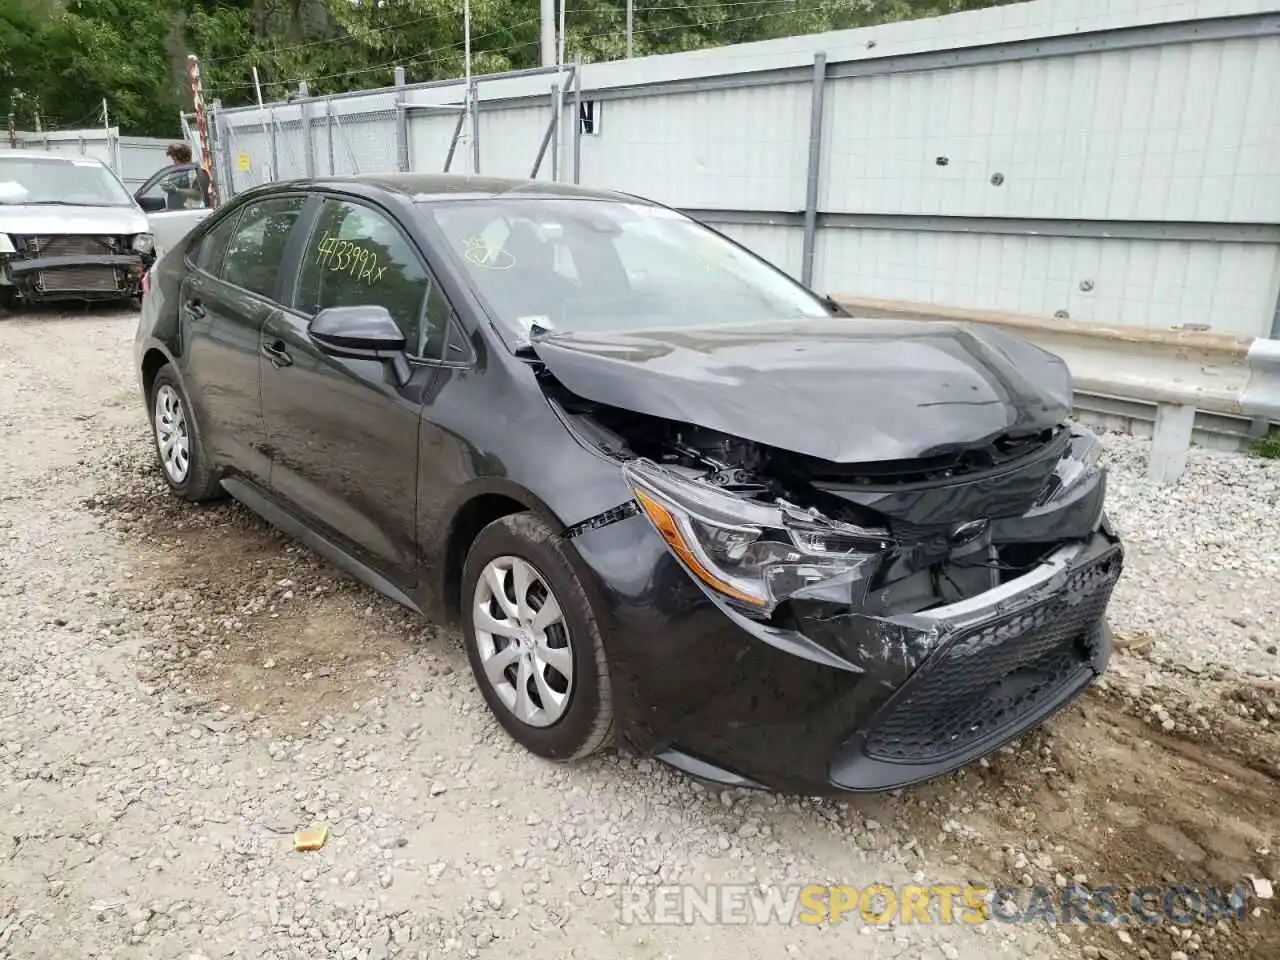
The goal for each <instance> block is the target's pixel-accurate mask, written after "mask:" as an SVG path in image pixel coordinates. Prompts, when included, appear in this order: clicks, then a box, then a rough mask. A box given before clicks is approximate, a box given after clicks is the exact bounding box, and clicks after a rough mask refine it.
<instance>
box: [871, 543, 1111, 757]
mask: <svg viewBox="0 0 1280 960" xmlns="http://www.w3.org/2000/svg"><path fill="white" fill-rule="evenodd" d="M1120 567H1121V555H1120V553H1119V551H1116V552H1114V553H1111V554H1108V555H1107V556H1105V557H1103V558H1100V559H1099V560H1098V561H1096V562H1095V563H1094V564H1093V565H1092V566H1090V567H1086V568H1084V569H1082V570H1079V571H1077V572H1076V573H1075V574H1073V575H1072V577H1071V578H1070V580H1069V581H1068V583H1067V586H1066V588H1065V589H1064V590H1062V591H1061V592H1059V593H1057V594H1055V595H1054V596H1052V597H1050V598H1049V599H1048V600H1046V601H1044V602H1042V603H1040V604H1037V605H1035V606H1032V607H1029V608H1026V609H1023V610H1020V611H1018V612H1016V613H1013V614H1010V615H1008V616H1005V617H1002V618H1000V619H997V620H994V621H989V622H987V623H985V624H983V625H982V626H981V627H979V628H977V629H974V630H971V631H968V632H966V633H962V634H960V635H959V636H957V637H955V638H953V639H952V640H951V641H949V642H948V644H947V645H946V646H945V647H943V648H942V649H940V650H939V651H937V653H935V654H934V656H933V657H932V658H931V659H930V660H929V661H928V662H926V663H925V665H924V666H923V667H921V669H920V672H919V673H917V674H916V675H915V677H913V678H912V679H911V680H910V681H908V685H907V686H906V687H904V688H903V690H902V693H900V694H899V695H898V696H897V697H895V698H894V699H893V700H892V701H891V702H890V704H889V705H888V707H887V708H886V713H885V715H884V716H883V717H882V718H879V719H877V720H876V721H875V722H874V726H873V728H872V729H871V731H870V733H869V734H868V736H867V742H866V752H867V753H868V754H869V755H871V756H874V757H878V758H880V759H882V760H888V761H896V762H930V761H938V760H944V759H947V758H949V757H952V756H954V755H956V754H958V753H961V752H963V751H964V750H965V749H967V748H969V747H971V746H973V745H975V744H977V743H978V742H979V741H981V740H985V739H986V738H988V737H990V736H992V735H994V734H997V733H999V732H1000V731H1001V730H1004V729H1009V728H1014V727H1016V726H1018V724H1019V722H1020V721H1022V720H1025V719H1026V718H1027V717H1028V716H1030V715H1031V714H1032V713H1033V712H1034V711H1035V710H1036V709H1037V708H1038V707H1040V706H1041V705H1043V704H1044V702H1045V701H1046V700H1048V699H1050V698H1051V697H1053V695H1054V694H1056V693H1058V692H1060V691H1061V690H1062V689H1063V688H1064V686H1066V685H1067V684H1069V683H1071V682H1072V681H1073V680H1074V679H1078V678H1079V677H1080V676H1081V674H1082V672H1083V671H1084V670H1087V669H1088V664H1089V660H1090V654H1091V643H1092V639H1093V636H1094V634H1095V631H1096V630H1097V628H1098V627H1099V625H1100V624H1101V621H1102V617H1103V614H1104V613H1105V611H1106V606H1107V601H1108V600H1109V599H1110V597H1111V590H1112V588H1113V587H1114V586H1115V582H1116V579H1117V578H1118V577H1119V575H1120Z"/></svg>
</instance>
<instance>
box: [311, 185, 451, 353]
mask: <svg viewBox="0 0 1280 960" xmlns="http://www.w3.org/2000/svg"><path fill="white" fill-rule="evenodd" d="M428 292H429V293H430V295H429V296H428ZM295 302H296V306H297V308H298V310H299V311H301V312H302V313H304V314H307V315H309V316H313V315H315V314H316V313H318V312H320V311H321V310H324V309H326V308H328V307H361V306H374V305H376V306H380V307H386V308H387V312H388V313H390V314H391V316H392V318H393V319H394V320H395V322H396V323H397V324H398V325H399V326H400V329H401V330H402V331H403V332H404V337H405V341H406V343H407V345H408V346H407V349H408V352H409V353H410V354H411V355H412V356H415V357H421V358H424V359H429V360H437V359H439V358H440V357H441V355H442V354H443V352H444V340H445V337H446V336H447V331H448V321H449V305H448V303H447V302H446V301H445V299H444V296H443V294H441V293H440V292H439V291H438V290H434V289H431V281H430V277H429V276H428V274H427V271H426V267H425V266H424V265H423V263H422V260H421V258H420V257H419V256H418V253H417V251H416V250H415V249H414V248H413V246H412V245H411V244H410V243H409V240H408V239H407V238H406V237H405V235H404V234H403V233H401V232H400V230H399V229H398V228H397V227H396V226H395V224H393V223H392V222H391V220H389V219H388V218H387V217H386V216H385V215H384V214H382V213H379V212H377V211H376V210H373V209H371V208H369V207H365V206H362V205H360V204H357V203H350V202H347V201H345V200H329V201H326V202H325V205H324V207H323V208H322V209H321V211H320V216H319V217H318V218H317V220H316V225H315V228H314V229H313V230H312V233H311V239H310V240H309V241H308V243H307V250H306V252H305V253H304V254H303V259H302V272H301V275H300V276H299V280H298V293H297V297H296V299H295Z"/></svg>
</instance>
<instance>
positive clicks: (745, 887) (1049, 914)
mask: <svg viewBox="0 0 1280 960" xmlns="http://www.w3.org/2000/svg"><path fill="white" fill-rule="evenodd" d="M620 895H621V904H620V917H619V919H620V920H621V922H622V923H625V924H672V925H676V924H695V923H707V924H768V923H777V924H787V925H789V924H796V923H800V924H807V925H810V926H817V925H820V924H837V923H851V922H856V923H859V924H866V925H871V926H878V925H883V924H936V925H944V926H945V925H948V924H955V923H961V924H979V923H986V922H989V921H994V922H997V923H1011V924H1013V923H1033V922H1035V921H1037V920H1044V921H1048V922H1050V923H1065V924H1070V923H1079V924H1085V925H1090V926H1092V925H1109V924H1115V923H1119V924H1135V925H1140V924H1159V923H1174V924H1179V925H1189V924H1193V923H1217V922H1218V921H1219V920H1231V919H1234V920H1236V921H1238V922H1241V923H1243V922H1244V920H1245V918H1246V916H1247V904H1248V891H1247V890H1246V889H1245V888H1244V887H1240V886H1238V887H1234V888H1232V889H1230V890H1224V889H1222V888H1219V887H1206V886H1191V885H1185V884H1182V885H1174V886H1168V885H1154V884H1153V885H1148V886H1141V887H1136V888H1132V889H1127V890H1122V889H1120V888H1118V887H1116V886H1111V885H1098V886H1095V887H1091V888H1088V889H1086V888H1085V887H1082V886H1080V885H1078V884H1073V885H1069V886H1067V887H1065V888H1057V887H1047V886H1033V887H1017V886H1005V887H985V886H976V885H969V886H959V885H950V884H933V885H929V886H925V885H919V884H908V885H903V886H896V887H894V886H888V885H883V884H873V885H871V886H867V887H861V888H859V887H853V886H844V885H838V886H836V885H830V884H794V885H790V886H781V885H779V886H773V885H763V886H762V885H758V884H709V885H706V886H701V887H699V886H693V885H680V884H675V885H666V886H625V887H622V888H621V890H620Z"/></svg>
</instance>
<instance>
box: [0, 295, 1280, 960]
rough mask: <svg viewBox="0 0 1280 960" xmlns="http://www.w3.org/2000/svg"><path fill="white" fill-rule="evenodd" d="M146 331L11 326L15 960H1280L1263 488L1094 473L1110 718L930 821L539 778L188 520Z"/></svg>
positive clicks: (1212, 463) (1277, 734)
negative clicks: (814, 890) (822, 914)
mask: <svg viewBox="0 0 1280 960" xmlns="http://www.w3.org/2000/svg"><path fill="white" fill-rule="evenodd" d="M134 322H135V318H134V316H133V315H131V314H117V313H107V312H93V313H90V314H88V315H77V316H57V315H53V314H47V315H41V316H37V317H27V318H11V319H7V320H6V319H0V438H2V440H0V956H3V957H15V958H16V957H50V958H52V957H57V958H60V960H61V958H68V957H107V956H110V957H120V958H161V960H168V958H182V960H191V958H207V960H215V958H222V957H237V958H239V957H244V958H249V957H279V958H284V957H326V958H328V957H336V958H343V960H354V958H360V960H376V958H385V957H391V956H399V957H423V958H425V957H433V958H434V957H451V958H452V957H480V956H496V955H498V953H499V952H503V953H509V952H511V951H513V950H515V951H519V952H520V953H521V954H522V955H523V956H526V957H529V958H531V960H540V958H548V960H550V958H555V960H564V958H566V957H591V958H593V960H608V958H612V957H619V958H621V957H627V958H659V957H664V958H665V957H687V956H704V955H705V956H711V955H720V956H737V957H744V958H769V960H775V958H778V957H783V956H791V955H795V956H805V957H811V958H817V960H822V958H828V957H830V958H835V957H840V958H842V960H843V958H847V957H850V956H857V957H872V958H877V957H886V958H887V957H909V958H933V957H938V958H945V960H959V958H988V957H1006V956H1008V957H1018V956H1029V957H1038V958H1054V957H1057V958H1063V960H1068V958H1070V960H1076V958H1078V957H1081V956H1085V957H1090V958H1094V957H1100V958H1102V960H1119V958H1122V957H1142V958H1144V960H1152V958H1155V960H1164V958H1169V960H1181V958H1182V957H1197V958H1201V960H1204V958H1213V957H1217V958H1222V957H1248V958H1258V960H1262V958H1264V957H1265V958H1269V960H1274V958H1275V957H1276V956H1277V955H1280V923H1277V919H1276V915H1275V913H1274V901H1272V900H1269V899H1265V898H1263V897H1262V896H1261V894H1263V893H1265V892H1266V889H1265V880H1266V879H1268V878H1269V879H1270V880H1272V881H1277V882H1280V810H1278V809H1277V806H1278V805H1277V804H1276V802H1275V800H1276V796H1277V785H1278V781H1280V709H1278V708H1280V699H1278V698H1277V690H1280V682H1278V681H1277V676H1278V675H1280V656H1277V654H1276V646H1275V644H1276V643H1277V642H1278V641H1280V578H1278V577H1277V568H1278V567H1280V510H1277V499H1278V498H1280V464H1275V463H1265V462H1261V461H1253V460H1249V459H1246V458H1243V457H1239V456H1227V455H1208V454H1196V455H1194V456H1193V458H1192V466H1191V470H1190V472H1189V474H1188V476H1187V478H1186V480H1185V481H1184V482H1183V483H1182V484H1181V485H1179V486H1178V487H1175V488H1173V489H1171V490H1163V491H1160V490H1153V489H1152V488H1150V487H1149V486H1148V485H1147V484H1146V483H1145V481H1144V480H1143V479H1142V469H1141V468H1142V457H1143V453H1144V450H1145V444H1144V443H1143V442H1141V441H1137V440H1133V439H1131V438H1127V437H1118V436H1116V437H1112V436H1109V437H1107V440H1106V442H1107V449H1108V457H1109V460H1110V462H1111V465H1112V467H1113V474H1112V487H1111V503H1112V512H1113V515H1114V519H1115V521H1116V523H1117V525H1118V526H1119V527H1120V529H1121V530H1122V532H1123V533H1124V535H1125V536H1126V537H1127V539H1128V542H1129V545H1130V552H1129V557H1130V559H1129V567H1128V571H1127V573H1126V575H1125V578H1124V579H1123V580H1122V582H1121V586H1120V588H1119V589H1118V592H1117V596H1116V600H1115V603H1114V604H1113V622H1114V624H1115V627H1116V630H1117V634H1118V636H1119V639H1120V643H1121V646H1122V648H1123V649H1122V650H1121V651H1120V652H1119V653H1118V655H1117V657H1116V659H1115V661H1113V669H1112V671H1111V673H1110V674H1109V676H1108V679H1107V680H1106V681H1105V682H1104V683H1103V684H1100V685H1099V687H1098V688H1097V689H1096V690H1095V691H1094V692H1092V693H1090V694H1089V695H1087V696H1086V697H1084V698H1082V699H1081V700H1080V701H1079V702H1078V703H1077V704H1075V705H1073V706H1072V707H1070V708H1068V709H1067V710H1065V711H1063V713H1062V714H1060V715H1059V716H1058V717H1057V718H1055V719H1054V720H1053V721H1051V722H1050V723H1049V724H1048V725H1046V727H1045V728H1044V729H1042V730H1041V731H1038V732H1037V733H1035V734H1034V735H1032V736H1029V737H1027V738H1025V739H1024V740H1023V741H1022V742H1020V743H1019V744H1016V745H1014V746H1011V747H1008V748H1006V749H1004V750H1002V751H1000V752H999V753H997V754H996V755H995V756H993V757H992V758H990V759H989V760H987V761H984V762H982V763H979V764H975V765H973V766H972V767H971V768H968V769H966V770H964V771H961V772H960V773H958V774H956V775H955V776H952V777H949V778H946V779H944V780H942V781H939V782H937V783H934V784H930V785H927V786H925V787H923V788H919V789H916V790H911V791H905V792H899V793H896V794H893V795H886V796H877V797H869V798H853V799H849V800H810V799H804V798H790V797H774V796H768V795H759V794H752V793H748V792H742V791H721V790H716V789H708V788H706V787H703V786H702V785H700V784H697V783H695V782H693V781H691V780H689V779H688V778H686V777H683V776H681V775H678V774H676V773H674V772H671V771H669V770H666V769H665V768H663V767H661V766H660V765H656V764H654V763H652V762H649V761H643V760H636V759H634V758H632V757H629V756H625V755H617V754H610V755H607V756H606V757H604V758H602V759H598V760H595V761H592V762H589V763H587V764H583V765H579V766H574V767H559V766H554V765H550V764H546V763H543V762H541V761H538V760H536V759H535V758H533V757H531V756H530V755H528V754H527V753H525V752H523V751H522V750H520V749H518V748H516V747H515V746H514V745H513V744H511V743H510V742H509V741H508V740H507V739H506V737H505V736H504V735H503V734H502V732H501V731H500V729H499V728H497V726H496V724H495V723H493V722H492V721H491V720H490V717H489V715H488V714H487V712H486V710H485V707H484V704H483V701H482V699H481V698H480V696H479V694H478V692H477V691H476V690H475V688H474V686H473V683H472V680H471V677H470V674H469V672H468V668H467V662H466V658H465V655H464V654H463V652H462V650H461V648H460V645H459V638H458V637H457V636H456V635H455V634H454V633H453V632H451V631H447V630H443V629H438V628H436V627H434V626H432V625H430V624H427V623H424V622H422V621H421V620H418V619H416V618H414V617H413V616H412V615H410V614H408V613H407V612H405V611H403V610H401V609H400V608H398V607H396V606H395V605H393V604H391V603H390V602H388V601H385V600H383V599H382V598H380V597H378V596H376V595H374V594H372V593H370V592H369V591H368V590H366V589H364V588H363V587H361V586H359V585H358V584H355V583H354V582H352V581H351V580H349V579H348V578H346V577H344V576H342V575H341V574H339V573H337V572H335V571H333V570H332V569H331V568H330V567H328V565H327V564H325V563H324V562H322V561H320V560H319V559H318V558H316V557H315V556H313V555H312V554H310V553H308V552H307V551H305V550H303V549H301V548H299V547H298V546H296V545H294V544H292V543H291V542H290V541H288V540H287V539H285V538H283V537H281V536H280V535H278V534H277V533H275V532H274V531H272V530H271V529H270V528H268V527H267V526H266V525H265V524H263V523H261V522H260V521H258V520H257V519H256V518H254V517H253V516H251V515H250V514H248V513H247V512H246V511H244V510H243V509H241V508H239V507H238V506H235V505H233V504H227V505H219V506H214V507H206V508H194V507H190V506H187V505H184V504H180V503H178V502H177V501H175V500H174V499H173V498H171V497H170V496H168V494H167V493H166V491H165V489H164V486H163V482H162V481H161V480H160V478H159V476H158V473H157V471H156V468H155V466H154V460H153V457H152V454H151V448H150V445H149V435H148V433H147V430H146V425H145V420H144V416H143V411H142V408H141V404H140V402H139V399H138V397H137V388H136V385H135V382H134V377H133V373H132V370H131V364H130V352H129V348H130V344H131V339H132V333H133V327H134ZM317 822H325V823H328V824H329V825H330V833H329V837H328V841H327V843H326V844H325V846H324V848H323V849H322V850H320V851H319V852H314V853H298V852H295V851H294V849H293V845H292V834H293V831H294V830H295V829H298V828H299V827H303V826H307V825H310V824H313V823H317ZM1249 876H1254V877H1258V878H1260V879H1259V881H1258V886H1257V888H1256V890H1257V894H1258V895H1256V896H1253V897H1251V898H1250V902H1249V904H1248V909H1249V918H1248V921H1247V922H1246V923H1244V924H1235V923H1230V924H1228V923H1225V922H1224V923H1222V924H1219V925H1218V926H1208V925H1204V924H1200V925H1196V926H1194V927H1188V928H1186V929H1181V928H1177V927H1175V926H1174V925H1172V924H1164V925H1163V926H1152V927H1144V928H1142V929H1136V928H1135V929H1132V930H1131V931H1126V930H1125V929H1122V928H1108V927H1088V928H1086V927H1081V926H1075V927H1070V928H1066V927H1063V928H1055V927H1052V926H1050V925H1048V924H1045V923H1036V924H1019V925H1012V924H1007V923H1000V922H996V921H991V922H988V923H985V924H980V925H977V926H965V925H959V924H953V925H947V926H942V925H919V924H917V925H904V926H889V925H884V926H874V925H867V924H865V923H863V922H862V921H861V920H851V919H849V918H846V919H845V920H844V921H843V922H841V923H838V924H831V925H829V926H823V927H818V928H813V927H808V926H803V925H793V926H788V925H782V924H777V923H774V924H767V925H759V924H754V925H749V926H746V925H717V926H712V925H708V924H705V923H695V924H689V925H676V926H653V925H639V926H635V925H624V924H621V923H620V922H619V919H618V905H619V896H620V893H619V886H620V885H624V884H643V885H652V884H657V883H673V882H684V883H692V884H695V885H701V884H705V883H707V882H712V881H744V882H748V881H749V882H755V883H761V884H764V883H787V882H816V883H840V884H852V885H854V886H857V887H859V888H862V887H865V886H866V885H869V884H871V883H877V882H878V883H888V884H904V883H913V882H917V883H918V882H923V883H925V884H948V883H966V882H977V883H981V884H985V885H987V886H991V887H994V886H996V885H999V884H1002V883H1015V884H1018V883H1021V884H1026V885H1030V884H1031V883H1033V882H1034V883H1044V884H1048V885H1050V886H1054V885H1057V886H1063V885H1067V884H1076V883H1078V884H1083V885H1086V886H1087V885H1091V884H1095V883H1114V884H1117V885H1120V886H1122V887H1124V886H1125V885H1128V886H1130V887H1131V886H1136V885H1139V884H1143V883H1173V882H1186V883H1203V882H1213V883H1220V884H1234V883H1237V882H1241V881H1242V880H1244V878H1246V877H1249ZM1244 882H1246V883H1249V882H1250V881H1247V880H1245V881H1244Z"/></svg>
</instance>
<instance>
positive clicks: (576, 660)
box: [462, 513, 613, 760]
mask: <svg viewBox="0 0 1280 960" xmlns="http://www.w3.org/2000/svg"><path fill="white" fill-rule="evenodd" d="M462 610H463V629H464V632H465V634H466V641H467V657H468V659H469V660H470V661H471V669H472V672H473V673H474V674H475V677H476V682H477V683H478V684H479V685H480V691H481V693H482V694H483V695H484V698H485V701H486V702H487V703H488V704H489V709H490V710H492V711H493V712H494V714H495V716H497V718H498V722H499V723H500V724H502V727H503V729H505V730H506V731H507V733H508V734H510V735H511V737H512V738H513V739H514V740H516V741H517V742H518V743H520V744H521V745H522V746H523V747H525V748H526V749H527V750H529V751H531V752H532V753H535V754H537V755H538V756H541V757H546V758H548V759H551V760H575V759H579V758H581V757H585V756H588V755H590V754H592V753H595V752H597V751H599V750H601V749H603V748H604V747H606V746H608V745H609V743H610V742H611V740H612V737H613V697H612V690H611V687H610V683H609V665H608V661H607V659H606V657H605V650H604V644H603V642H602V641H601V638H600V630H599V627H598V626H597V624H596V618H595V614H594V613H593V612H592V610H591V604H590V602H589V601H588V599H587V594H586V591H585V590H584V589H583V586H582V582H581V581H580V580H579V579H578V576H577V573H576V572H575V571H574V569H573V566H572V565H571V564H570V562H569V560H568V558H567V557H566V556H565V554H564V552H563V549H562V547H561V545H560V543H559V541H558V539H557V537H556V535H555V533H554V532H553V531H552V530H551V528H550V527H548V526H547V525H546V524H545V523H543V522H542V520H540V519H539V518H538V517H537V516H535V515H534V514H532V513H517V514H512V515H510V516H506V517H503V518H501V519H499V520H495V521H494V522H493V523H491V524H489V525H488V526H487V527H485V528H484V529H483V530H482V531H481V532H480V535H479V536H478V537H476V540H475V542H474V543H473V544H472V545H471V550H470V551H469V552H468V554H467V559H466V563H465V565H464V566H463V572H462Z"/></svg>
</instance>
